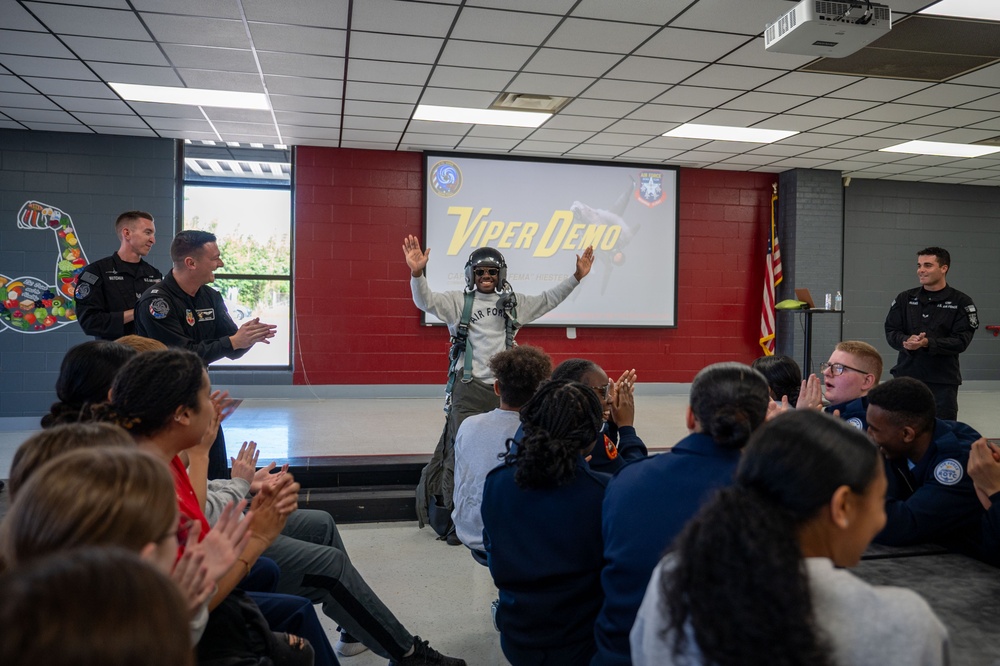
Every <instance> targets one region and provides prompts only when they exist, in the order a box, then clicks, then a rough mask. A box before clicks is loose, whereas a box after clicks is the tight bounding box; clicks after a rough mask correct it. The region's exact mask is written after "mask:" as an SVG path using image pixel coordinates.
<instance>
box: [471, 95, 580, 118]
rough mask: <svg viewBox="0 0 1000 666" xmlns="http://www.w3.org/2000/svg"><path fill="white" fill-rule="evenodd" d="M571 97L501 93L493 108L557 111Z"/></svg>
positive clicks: (544, 111)
mask: <svg viewBox="0 0 1000 666" xmlns="http://www.w3.org/2000/svg"><path fill="white" fill-rule="evenodd" d="M567 102H569V97H552V96H551V95H529V94H527V93H514V92H506V93H500V96H499V97H497V98H496V101H494V102H493V104H491V105H490V108H491V109H503V110H504V111H539V112H542V113H557V112H558V111H559V109H561V108H563V107H564V106H566V103H567Z"/></svg>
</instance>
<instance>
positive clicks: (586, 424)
mask: <svg viewBox="0 0 1000 666" xmlns="http://www.w3.org/2000/svg"><path fill="white" fill-rule="evenodd" d="M601 411H602V409H601V401H600V400H599V399H598V397H597V394H595V393H594V391H593V389H591V388H590V387H588V386H586V385H585V384H580V383H577V382H569V381H561V380H550V381H548V382H546V383H544V384H542V385H541V386H540V387H539V388H538V392H537V393H535V395H534V396H533V397H532V398H531V400H529V401H528V403H527V404H526V405H524V407H522V408H521V421H522V422H523V424H524V437H523V438H522V439H521V441H520V443H519V444H518V445H517V448H516V451H510V450H508V454H507V456H506V459H505V461H504V464H503V465H502V466H500V467H497V468H496V469H494V470H493V471H492V472H490V473H489V474H488V475H487V476H486V484H485V486H484V488H483V504H482V516H483V542H484V546H485V548H486V552H487V554H488V559H489V567H490V573H491V574H492V575H493V581H494V583H496V586H497V588H499V590H500V604H499V608H498V609H497V612H496V624H497V627H498V628H499V629H500V647H501V648H502V649H503V653H504V656H506V657H507V659H508V660H509V661H510V663H511V664H513V665H514V666H525V665H532V664H567V665H569V664H587V663H589V661H590V658H591V657H592V656H593V654H594V618H595V617H597V611H598V609H599V608H600V607H601V597H602V595H601V580H600V576H601V565H602V564H603V558H602V555H601V550H602V549H601V501H602V500H603V499H604V487H605V485H607V481H608V476H607V475H605V474H600V473H598V472H594V471H592V470H591V469H590V468H589V467H588V466H587V463H586V462H585V461H584V459H583V458H584V456H585V455H587V453H589V452H590V449H591V448H593V446H594V443H595V437H594V435H595V434H596V433H597V432H598V431H599V430H600V427H601V423H602V419H601ZM508 441H509V440H508Z"/></svg>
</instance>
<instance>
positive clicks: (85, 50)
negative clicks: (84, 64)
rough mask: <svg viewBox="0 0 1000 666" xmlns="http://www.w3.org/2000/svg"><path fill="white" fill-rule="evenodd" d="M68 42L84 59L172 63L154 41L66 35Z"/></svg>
mask: <svg viewBox="0 0 1000 666" xmlns="http://www.w3.org/2000/svg"><path fill="white" fill-rule="evenodd" d="M64 39H65V40H66V44H67V45H69V47H70V48H71V49H73V51H74V52H75V53H76V54H77V55H78V56H80V58H82V59H83V60H90V61H102V62H120V63H125V64H129V65H154V66H157V67H167V66H169V65H170V63H169V62H168V61H167V59H166V58H164V57H163V53H162V52H161V51H160V49H159V47H157V45H156V43H155V42H153V41H149V40H147V41H135V40H125V39H106V38H102V37H65V38H64Z"/></svg>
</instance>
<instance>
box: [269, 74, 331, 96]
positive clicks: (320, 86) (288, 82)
mask: <svg viewBox="0 0 1000 666" xmlns="http://www.w3.org/2000/svg"><path fill="white" fill-rule="evenodd" d="M264 84H265V85H266V86H267V92H268V94H271V95H302V96H304V97H327V98H333V97H340V96H341V94H342V93H343V92H344V82H343V81H341V80H340V79H306V78H299V77H297V76H265V77H264Z"/></svg>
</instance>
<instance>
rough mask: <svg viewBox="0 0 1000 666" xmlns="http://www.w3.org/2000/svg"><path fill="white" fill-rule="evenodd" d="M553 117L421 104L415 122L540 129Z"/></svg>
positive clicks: (529, 112)
mask: <svg viewBox="0 0 1000 666" xmlns="http://www.w3.org/2000/svg"><path fill="white" fill-rule="evenodd" d="M551 117H552V114H551V113H539V112H536V111H498V110H495V109H467V108H463V107H460V106H432V105H430V104H421V105H420V106H418V107H417V111H416V113H414V114H413V119H414V120H432V121H436V122H442V123H467V124H470V125H502V126H504V127H538V126H539V125H541V124H542V123H544V122H545V121H546V120H548V119H549V118H551Z"/></svg>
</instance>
